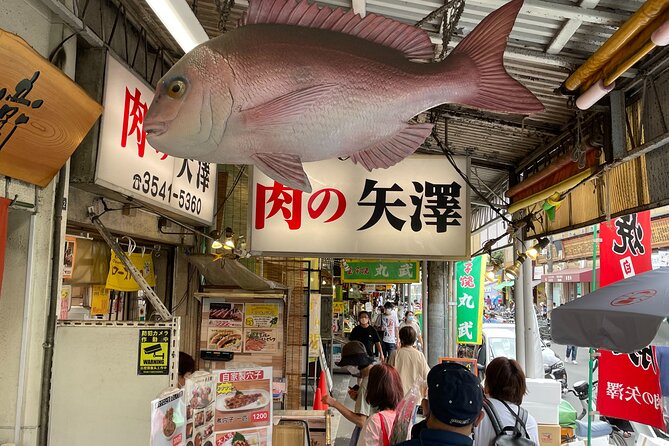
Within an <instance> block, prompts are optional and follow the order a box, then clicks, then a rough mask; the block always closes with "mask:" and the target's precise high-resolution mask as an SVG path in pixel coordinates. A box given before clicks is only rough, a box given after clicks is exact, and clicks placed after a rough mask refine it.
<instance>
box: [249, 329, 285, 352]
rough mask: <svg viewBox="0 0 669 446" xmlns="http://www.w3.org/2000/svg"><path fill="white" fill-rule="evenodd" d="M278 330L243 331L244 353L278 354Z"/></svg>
mask: <svg viewBox="0 0 669 446" xmlns="http://www.w3.org/2000/svg"><path fill="white" fill-rule="evenodd" d="M278 351H279V330H271V329H270V330H268V329H265V328H246V329H244V353H278Z"/></svg>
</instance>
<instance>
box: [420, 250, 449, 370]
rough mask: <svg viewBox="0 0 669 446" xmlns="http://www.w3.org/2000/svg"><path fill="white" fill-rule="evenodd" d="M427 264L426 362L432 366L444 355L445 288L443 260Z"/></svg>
mask: <svg viewBox="0 0 669 446" xmlns="http://www.w3.org/2000/svg"><path fill="white" fill-rule="evenodd" d="M427 265H428V267H427V268H428V277H427V281H428V293H427V299H428V303H427V308H426V309H425V310H426V311H425V312H426V314H427V321H428V324H427V325H428V327H429V330H430V337H429V341H428V350H427V352H428V357H427V361H428V364H429V365H430V366H431V367H432V366H434V365H436V364H437V363H438V362H439V358H440V357H442V356H444V353H445V348H444V331H445V330H446V326H445V324H444V323H445V321H446V318H445V316H446V314H445V306H446V305H445V301H446V299H445V289H444V274H445V271H444V266H445V263H444V262H432V261H431V262H427Z"/></svg>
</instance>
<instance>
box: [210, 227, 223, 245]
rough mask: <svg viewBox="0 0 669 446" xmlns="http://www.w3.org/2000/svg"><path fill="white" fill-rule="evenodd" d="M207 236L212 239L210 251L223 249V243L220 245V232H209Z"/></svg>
mask: <svg viewBox="0 0 669 446" xmlns="http://www.w3.org/2000/svg"><path fill="white" fill-rule="evenodd" d="M209 236H210V237H211V238H212V242H211V249H221V248H222V247H223V243H221V231H219V230H214V231H211V232H210V233H209Z"/></svg>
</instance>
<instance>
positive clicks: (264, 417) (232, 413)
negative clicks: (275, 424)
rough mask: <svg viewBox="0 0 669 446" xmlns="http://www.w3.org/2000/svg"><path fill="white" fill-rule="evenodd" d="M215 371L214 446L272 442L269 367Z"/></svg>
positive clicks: (260, 445) (263, 444) (266, 443)
mask: <svg viewBox="0 0 669 446" xmlns="http://www.w3.org/2000/svg"><path fill="white" fill-rule="evenodd" d="M214 373H216V374H217V375H218V382H217V384H216V422H215V425H214V427H215V430H216V446H233V445H235V446H237V445H239V444H249V445H254V446H267V445H268V444H271V438H272V368H271V367H257V368H245V369H239V370H224V371H217V372H214ZM244 442H245V443H244Z"/></svg>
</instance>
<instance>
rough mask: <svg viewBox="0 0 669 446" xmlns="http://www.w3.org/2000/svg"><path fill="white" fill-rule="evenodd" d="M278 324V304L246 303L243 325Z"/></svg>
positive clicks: (262, 326)
mask: <svg viewBox="0 0 669 446" xmlns="http://www.w3.org/2000/svg"><path fill="white" fill-rule="evenodd" d="M278 326H279V304H246V314H245V315H244V327H246V328H276V327H278Z"/></svg>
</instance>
